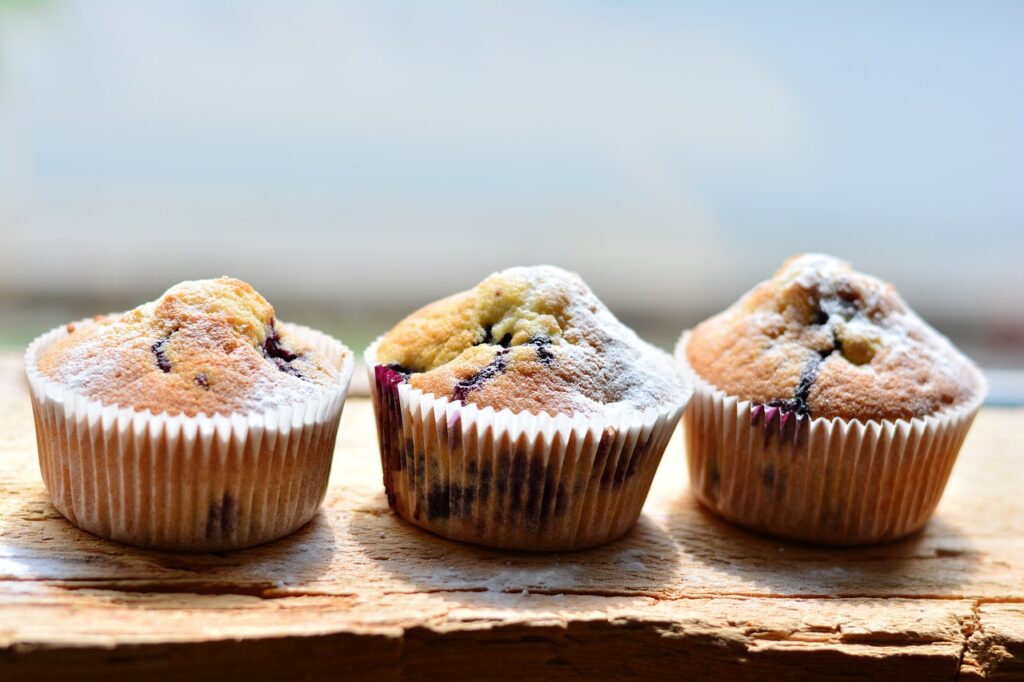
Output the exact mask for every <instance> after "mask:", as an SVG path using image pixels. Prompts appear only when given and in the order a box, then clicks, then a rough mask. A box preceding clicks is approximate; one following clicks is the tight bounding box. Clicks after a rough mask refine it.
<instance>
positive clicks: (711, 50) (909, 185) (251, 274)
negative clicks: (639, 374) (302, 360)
mask: <svg viewBox="0 0 1024 682" xmlns="http://www.w3.org/2000/svg"><path fill="white" fill-rule="evenodd" d="M846 5H847V4H846V3H844V4H843V5H842V6H841V5H840V4H839V3H811V2H807V3H800V2H782V3H760V2H758V3H755V2H747V3H716V4H712V3H670V2H640V3H610V2H597V3H595V2H582V1H581V2H544V3H541V2H536V3H533V2H515V3H511V2H510V3H495V2H488V3H471V2H455V3H450V2H442V3H412V2H383V3H335V2H323V3H307V2H302V3H284V2H280V3H265V2H255V3H241V2H239V3H227V2H208V1H203V2H200V1H199V0H192V1H185V2H176V3H150V2H100V1H92V2H64V1H57V0H53V1H48V2H26V1H24V0H23V1H21V2H13V3H11V2H0V229H2V231H3V248H2V249H0V295H2V296H4V297H5V298H6V299H7V300H13V301H18V300H21V301H24V300H31V301H36V300H43V299H39V298H38V296H39V294H40V293H43V294H47V295H48V296H49V295H51V294H56V295H58V296H59V295H61V294H62V293H63V292H71V293H74V294H76V295H79V296H81V295H92V294H95V295H97V296H101V297H105V298H104V300H115V299H116V300H122V299H125V300H127V301H129V302H131V301H135V302H138V300H144V299H145V298H150V297H152V296H155V295H156V294H158V293H159V292H160V291H161V290H163V289H164V288H165V287H166V286H167V285H169V284H171V283H174V282H176V281H178V280H181V279H185V278H189V277H198V276H208V275H216V274H221V273H227V274H233V275H236V276H239V277H243V278H245V279H248V280H250V281H251V282H252V283H253V284H254V285H256V286H257V288H259V289H261V290H262V291H263V292H264V293H265V294H266V295H267V296H268V298H271V300H274V299H275V298H276V299H278V300H285V301H292V300H299V301H312V302H316V303H317V304H318V305H326V306H336V307H337V308H338V309H339V310H340V311H342V312H344V313H345V314H350V315H359V314H361V313H360V312H359V311H363V312H364V313H365V312H366V311H368V310H369V311H372V310H373V309H376V308H381V307H386V308H388V309H389V310H390V309H392V308H395V309H402V308H403V307H405V308H408V307H409V306H412V305H418V304H419V303H422V302H424V301H426V300H429V299H431V298H434V297H436V296H438V295H442V294H445V293H448V292H450V291H452V290H454V289H460V288H465V287H468V286H470V285H472V284H473V283H474V282H475V281H477V280H479V279H480V278H481V277H483V276H484V275H486V274H487V273H488V272H490V271H491V270H493V269H496V268H500V267H503V266H507V265H513V264H523V263H535V262H553V263H556V264H560V265H563V266H566V267H570V268H573V269H576V270H578V271H579V272H581V273H582V274H583V275H584V277H585V278H586V279H587V280H588V281H589V282H590V283H591V284H592V286H593V287H594V288H595V290H597V292H598V294H599V295H601V296H602V297H603V298H605V299H606V300H607V301H608V302H609V304H610V305H612V307H613V308H614V309H616V310H618V311H620V312H622V313H623V314H624V315H626V316H628V314H630V313H635V314H636V315H645V316H652V315H653V316H663V317H665V318H666V319H669V320H679V323H678V325H677V326H679V327H680V328H681V327H682V325H683V324H684V323H692V321H693V319H695V318H696V317H698V316H700V315H703V314H706V313H708V312H712V311H714V310H716V309H718V308H721V307H722V306H724V305H726V304H728V303H729V302H731V301H732V300H733V299H735V298H736V297H737V296H738V295H739V294H740V293H741V292H742V291H743V290H745V289H746V288H748V287H749V286H750V285H751V284H753V283H754V282H756V281H757V280H759V279H763V278H764V277H766V276H768V275H769V274H770V273H771V272H772V271H773V270H774V269H775V268H776V267H777V266H778V265H779V264H780V263H781V261H782V260H783V259H784V258H785V257H786V256H787V255H788V254H790V253H794V252H797V251H800V250H805V249H813V250H824V251H829V252H833V253H835V254H837V255H841V256H844V257H846V258H848V259H849V260H851V261H852V262H853V263H854V264H855V265H856V266H858V267H859V268H861V269H863V270H866V271H870V272H874V273H877V274H879V275H882V276H885V277H887V278H888V279H891V280H893V281H895V283H896V284H897V285H898V286H899V287H900V288H901V290H903V292H904V294H905V296H906V297H907V298H908V299H909V300H910V302H911V303H912V304H913V305H914V306H915V307H917V308H918V309H919V311H920V312H922V313H923V314H924V315H925V316H926V317H929V318H930V319H933V320H935V321H936V323H937V324H939V325H940V327H942V328H944V329H945V330H946V331H948V332H950V333H953V334H954V335H955V334H956V332H957V330H956V329H955V328H956V327H958V326H959V327H962V328H964V329H967V330H969V331H970V332H971V333H972V334H974V335H975V336H980V337H981V338H983V340H984V339H987V338H991V339H994V342H996V343H1001V344H1003V345H1004V346H1007V347H1009V348H1010V352H1011V353H1012V352H1014V349H1015V348H1016V346H1015V344H1017V343H1020V344H1021V347H1024V331H1022V329H1024V323H1022V320H1024V304H1022V299H1021V296H1020V291H1021V290H1022V289H1024V274H1022V273H1024V268H1022V265H1021V258H1022V256H1024V192H1022V180H1024V126H1022V121H1024V79H1022V78H1021V69H1022V66H1024V41H1022V40H1021V38H1020V36H1021V35H1022V34H1024V3H1012V2H1002V3H992V2H958V3H925V2H920V3H881V2H879V3H857V5H859V6H857V7H851V6H846ZM33 292H34V293H33ZM125 292H128V294H127V295H126V293H125ZM33 296H35V298H33ZM45 300H50V298H47V299H45ZM88 312H95V311H88ZM979 330H980V331H979Z"/></svg>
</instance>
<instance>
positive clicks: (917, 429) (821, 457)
mask: <svg viewBox="0 0 1024 682" xmlns="http://www.w3.org/2000/svg"><path fill="white" fill-rule="evenodd" d="M688 341H689V332H687V333H686V334H684V335H683V337H682V338H681V339H680V341H679V344H678V345H677V347H676V362H677V364H678V365H679V367H680V369H681V370H682V372H683V373H684V375H685V376H686V377H687V378H688V379H689V381H691V382H692V384H693V387H694V397H693V401H692V402H691V404H690V408H689V410H688V411H687V413H686V415H685V417H684V422H683V423H684V426H685V443H686V454H687V462H688V465H689V472H690V484H691V486H692V487H693V491H694V493H695V494H696V496H697V498H698V499H699V500H700V501H701V502H703V503H704V504H705V505H706V506H708V507H710V508H711V509H713V510H715V511H716V512H718V513H719V514H721V515H722V516H723V517H725V518H726V519H728V520H730V521H733V522H735V523H737V524H739V525H742V526H746V527H748V528H752V529H755V530H758V531H763V532H766V533H770V534H773V535H778V536H781V537H786V538H791V539H796V540H803V541H806V542H813V543H819V544H830V545H856V544H870V543H875V542H881V541H884V540H891V539H895V538H898V537H901V536H904V535H907V534H909V533H913V532H914V531H916V530H919V529H920V528H922V527H923V526H924V525H925V524H926V523H927V522H928V519H929V518H930V517H931V515H932V513H933V512H934V511H935V507H936V506H937V505H938V503H939V499H940V498H941V497H942V492H943V490H944V489H945V486H946V481H947V480H948V479H949V475H950V472H951V471H952V469H953V464H954V463H955V462H956V457H957V454H958V453H959V451H960V446H961V445H962V443H963V441H964V438H965V437H966V436H967V431H968V429H969V428H970V426H971V422H972V421H973V420H974V416H975V414H976V413H977V411H978V409H979V408H980V407H981V404H982V402H983V401H984V397H985V383H984V378H983V377H982V376H981V375H980V373H978V387H979V388H978V391H977V394H976V395H974V396H973V397H972V398H971V400H969V401H967V402H966V403H964V404H963V405H960V406H957V407H955V408H952V409H949V410H946V411H943V412H941V413H937V414H935V415H929V416H926V417H923V418H914V419H909V420H907V419H897V420H883V421H867V422H862V421H859V420H844V419H840V418H833V419H825V418H820V417H819V418H809V417H804V416H799V415H797V414H795V413H792V412H790V413H783V412H782V411H780V410H779V409H778V408H776V407H769V406H766V405H760V404H755V403H752V402H751V401H749V400H740V399H739V398H737V397H736V396H730V395H727V394H726V393H725V392H724V391H721V390H719V389H718V388H716V387H715V386H713V385H712V384H710V383H709V382H707V381H706V380H704V379H703V378H702V377H701V376H700V375H698V374H697V372H696V371H695V370H694V369H693V368H692V367H691V366H690V364H689V362H688V361H687V358H686V344H687V343H688Z"/></svg>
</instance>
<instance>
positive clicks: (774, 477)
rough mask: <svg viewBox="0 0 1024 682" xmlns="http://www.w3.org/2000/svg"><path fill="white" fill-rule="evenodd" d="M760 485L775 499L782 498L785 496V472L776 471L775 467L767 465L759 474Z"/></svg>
mask: <svg viewBox="0 0 1024 682" xmlns="http://www.w3.org/2000/svg"><path fill="white" fill-rule="evenodd" d="M761 485H763V486H764V487H765V488H766V489H768V490H770V491H771V492H772V494H774V495H775V496H776V497H783V496H784V495H785V494H786V472H785V471H776V469H775V467H774V466H772V465H771V464H769V465H768V466H766V467H765V468H764V470H763V471H762V472H761Z"/></svg>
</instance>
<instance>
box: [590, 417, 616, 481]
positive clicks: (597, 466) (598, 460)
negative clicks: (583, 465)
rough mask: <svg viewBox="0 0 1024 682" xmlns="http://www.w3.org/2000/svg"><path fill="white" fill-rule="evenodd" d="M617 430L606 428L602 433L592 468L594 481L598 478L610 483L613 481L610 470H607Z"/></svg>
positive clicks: (591, 478) (591, 477)
mask: <svg viewBox="0 0 1024 682" xmlns="http://www.w3.org/2000/svg"><path fill="white" fill-rule="evenodd" d="M614 436H615V432H614V431H612V430H611V429H605V430H604V431H603V432H602V433H601V440H600V441H598V443H597V452H595V453H594V464H593V467H592V468H591V470H590V480H591V481H593V480H595V479H597V478H600V479H601V483H609V482H610V481H611V473H612V472H610V471H605V469H606V468H607V463H608V454H609V453H610V452H611V449H612V438H614Z"/></svg>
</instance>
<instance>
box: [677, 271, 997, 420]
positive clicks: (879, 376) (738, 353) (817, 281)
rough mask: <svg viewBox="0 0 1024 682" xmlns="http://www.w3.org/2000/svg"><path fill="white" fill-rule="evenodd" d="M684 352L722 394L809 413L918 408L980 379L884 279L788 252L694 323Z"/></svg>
mask: <svg viewBox="0 0 1024 682" xmlns="http://www.w3.org/2000/svg"><path fill="white" fill-rule="evenodd" d="M686 355H687V360H688V362H689V364H690V366H691V367H692V368H693V369H694V370H695V371H696V372H697V374H698V375H700V376H701V377H702V378H704V379H705V380H706V381H708V382H710V383H711V384H713V385H714V386H715V387H717V388H719V389H721V390H722V391H724V392H726V393H727V394H730V395H735V396H737V397H739V398H741V399H744V400H750V401H753V402H755V403H762V404H767V405H771V406H775V407H780V408H781V409H783V410H784V411H792V412H796V413H797V414H800V415H804V416H810V417H825V418H833V417H840V418H842V419H847V420H852V419H859V420H861V421H862V422H863V421H869V420H883V419H889V420H894V419H910V418H913V417H923V416H925V415H929V414H934V413H936V412H939V411H942V410H944V409H946V408H949V407H952V406H956V405H959V404H961V403H963V402H965V401H967V400H970V399H971V398H972V397H974V396H976V395H977V391H978V390H980V388H981V379H980V374H979V372H978V370H977V369H976V368H975V366H974V365H973V363H971V361H970V360H969V359H968V358H966V357H965V356H964V355H962V354H961V353H960V352H959V351H957V349H956V348H954V347H953V345H952V344H951V343H950V342H949V340H948V339H947V338H946V337H944V336H943V335H942V334H940V333H939V332H937V331H935V330H934V329H932V328H931V327H930V326H928V324H927V323H925V322H924V321H923V320H922V319H921V318H919V317H918V316H917V315H916V314H915V313H914V312H913V311H912V310H910V308H908V307H907V305H906V303H904V302H903V299H902V298H900V295H899V294H898V293H896V290H895V289H894V288H893V286H892V285H891V284H888V283H886V282H883V281H881V280H879V279H877V278H875V277H871V276H869V275H864V274H861V273H859V272H855V271H854V270H853V269H852V268H851V267H850V266H849V264H847V263H845V262H843V261H841V260H837V259H835V258H832V257H830V256H824V255H817V254H806V255H800V256H795V257H793V258H790V259H789V260H787V261H786V262H785V264H783V266H782V268H781V269H780V270H779V271H778V272H776V273H775V276H774V277H772V279H771V280H769V281H767V282H762V283H761V284H759V285H757V286H756V287H754V288H753V289H752V290H750V291H749V292H747V293H746V294H745V295H744V296H743V297H742V298H740V300H739V301H737V302H736V303H735V304H733V305H732V307H730V308H729V309H728V310H726V311H724V312H722V313H719V314H718V315H715V316H714V317H712V318H710V319H708V320H706V321H704V322H702V323H701V324H699V325H698V326H697V327H696V328H695V329H694V330H693V333H692V334H691V336H690V340H689V343H688V345H687V348H686Z"/></svg>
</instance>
